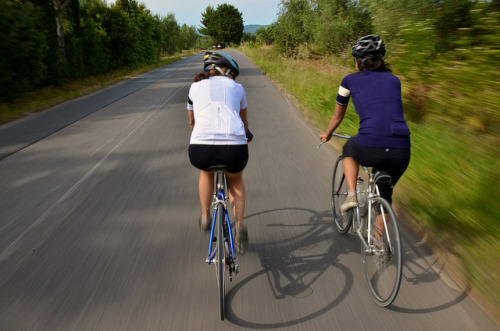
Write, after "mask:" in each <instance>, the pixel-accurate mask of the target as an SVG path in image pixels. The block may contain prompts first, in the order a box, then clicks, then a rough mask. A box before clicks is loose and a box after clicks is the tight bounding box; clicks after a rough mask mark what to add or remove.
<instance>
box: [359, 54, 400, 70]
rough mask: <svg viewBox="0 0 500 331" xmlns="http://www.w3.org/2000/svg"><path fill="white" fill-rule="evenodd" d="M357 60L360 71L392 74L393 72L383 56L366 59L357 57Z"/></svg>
mask: <svg viewBox="0 0 500 331" xmlns="http://www.w3.org/2000/svg"><path fill="white" fill-rule="evenodd" d="M355 59H356V63H357V64H358V68H359V70H360V71H389V72H392V70H391V69H390V68H389V64H388V63H385V62H384V59H383V58H382V57H381V56H375V57H364V58H360V57H356V58H355Z"/></svg>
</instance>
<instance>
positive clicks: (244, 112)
mask: <svg viewBox="0 0 500 331" xmlns="http://www.w3.org/2000/svg"><path fill="white" fill-rule="evenodd" d="M240 117H241V120H242V121H243V125H245V132H247V131H248V120H247V109H246V108H244V109H240Z"/></svg>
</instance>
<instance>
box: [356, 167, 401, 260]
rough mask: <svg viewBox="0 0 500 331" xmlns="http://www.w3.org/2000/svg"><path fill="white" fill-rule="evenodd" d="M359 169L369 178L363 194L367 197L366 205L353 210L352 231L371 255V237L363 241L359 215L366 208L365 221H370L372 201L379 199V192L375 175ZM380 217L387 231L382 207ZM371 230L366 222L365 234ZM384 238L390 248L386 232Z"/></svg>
mask: <svg viewBox="0 0 500 331" xmlns="http://www.w3.org/2000/svg"><path fill="white" fill-rule="evenodd" d="M361 167H362V169H363V170H364V171H365V173H366V174H367V175H368V178H369V180H368V187H367V188H366V190H365V192H364V194H366V195H367V198H366V202H367V205H365V206H363V207H360V206H357V207H356V208H355V210H356V212H355V215H356V219H355V220H356V222H355V223H356V228H354V225H353V230H354V231H355V232H356V234H357V235H358V236H359V238H360V239H361V242H362V243H363V244H364V246H365V249H366V250H368V251H369V252H370V253H372V252H371V251H372V250H373V245H372V237H371V236H368V238H367V239H365V237H364V236H363V226H362V219H361V218H362V216H361V215H362V214H364V209H365V208H368V215H366V216H365V217H367V219H371V216H372V204H373V199H374V198H377V197H380V191H379V188H378V186H377V184H376V183H375V174H374V173H373V172H372V171H370V169H368V168H367V167H365V166H363V165H362V166H361ZM380 215H381V216H382V220H383V222H384V228H385V229H387V219H386V216H385V213H384V211H383V209H382V206H380ZM371 230H372V229H371V222H368V231H367V233H371ZM385 236H386V238H387V243H388V244H389V247H392V243H391V238H390V237H389V235H388V233H387V232H385Z"/></svg>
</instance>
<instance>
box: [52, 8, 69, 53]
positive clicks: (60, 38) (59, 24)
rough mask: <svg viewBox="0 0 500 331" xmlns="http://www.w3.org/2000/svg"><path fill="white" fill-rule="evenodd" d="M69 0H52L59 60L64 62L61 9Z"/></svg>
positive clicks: (64, 48)
mask: <svg viewBox="0 0 500 331" xmlns="http://www.w3.org/2000/svg"><path fill="white" fill-rule="evenodd" d="M70 2H71V0H54V8H55V10H56V22H57V41H58V44H59V52H60V53H61V60H62V61H64V62H65V61H66V42H65V40H64V27H63V11H64V9H66V7H68V5H69V4H70Z"/></svg>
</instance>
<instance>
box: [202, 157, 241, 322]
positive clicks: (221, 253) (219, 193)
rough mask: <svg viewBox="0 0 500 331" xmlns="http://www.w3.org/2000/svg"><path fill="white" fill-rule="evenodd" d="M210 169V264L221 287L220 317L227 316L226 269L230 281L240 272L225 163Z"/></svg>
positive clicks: (208, 260)
mask: <svg viewBox="0 0 500 331" xmlns="http://www.w3.org/2000/svg"><path fill="white" fill-rule="evenodd" d="M208 170H209V171H213V172H214V201H213V206H214V216H213V219H212V226H211V228H210V238H209V242H208V258H207V260H206V261H207V262H208V264H214V265H215V272H216V275H217V285H218V289H219V307H220V319H221V320H224V316H225V308H226V307H225V297H226V288H225V282H224V271H225V270H226V269H227V270H228V273H229V281H232V280H233V274H237V273H238V268H239V266H238V260H237V258H236V253H235V249H234V239H233V232H232V229H231V222H230V221H229V214H228V201H229V197H228V193H227V179H226V174H225V173H224V171H225V170H227V167H226V166H225V165H216V166H213V167H210V169H208Z"/></svg>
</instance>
